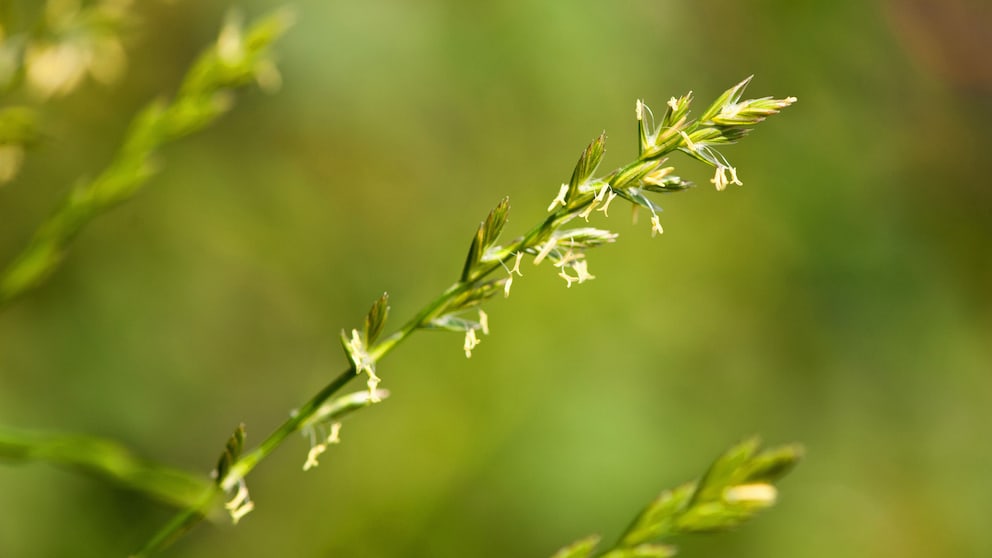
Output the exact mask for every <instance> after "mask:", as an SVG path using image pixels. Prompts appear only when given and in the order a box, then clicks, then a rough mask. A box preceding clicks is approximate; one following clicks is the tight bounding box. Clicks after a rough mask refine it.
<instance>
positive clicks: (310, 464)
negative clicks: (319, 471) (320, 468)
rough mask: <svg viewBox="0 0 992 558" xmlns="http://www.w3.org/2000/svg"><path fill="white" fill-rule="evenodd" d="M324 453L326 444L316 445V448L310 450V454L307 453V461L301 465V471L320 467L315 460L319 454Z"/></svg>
mask: <svg viewBox="0 0 992 558" xmlns="http://www.w3.org/2000/svg"><path fill="white" fill-rule="evenodd" d="M325 451H327V444H317V445H316V446H314V447H312V448H310V452H309V453H307V460H306V462H305V463H303V470H304V471H309V470H310V469H313V468H314V467H316V466H317V465H320V463H319V462H318V461H317V458H318V457H320V454H322V453H324V452H325Z"/></svg>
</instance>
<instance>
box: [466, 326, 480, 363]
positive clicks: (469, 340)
mask: <svg viewBox="0 0 992 558" xmlns="http://www.w3.org/2000/svg"><path fill="white" fill-rule="evenodd" d="M480 342H481V341H479V338H478V337H476V336H475V329H472V328H469V329H467V330H465V358H472V349H474V348H475V347H476V346H477V345H478V344H479V343H480Z"/></svg>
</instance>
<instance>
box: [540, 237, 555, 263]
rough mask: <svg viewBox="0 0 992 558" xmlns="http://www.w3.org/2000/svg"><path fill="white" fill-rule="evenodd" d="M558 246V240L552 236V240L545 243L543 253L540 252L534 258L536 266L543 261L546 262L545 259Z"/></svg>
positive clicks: (542, 248)
mask: <svg viewBox="0 0 992 558" xmlns="http://www.w3.org/2000/svg"><path fill="white" fill-rule="evenodd" d="M557 245H558V239H557V238H555V237H554V235H552V236H551V238H549V239H548V241H547V242H545V243H544V246H542V247H541V251H540V252H538V253H537V255H536V256H534V265H537V264H539V263H541V262H542V261H544V258H546V257H548V254H550V253H551V251H552V250H554V249H555V246H557Z"/></svg>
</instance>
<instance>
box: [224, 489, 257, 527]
mask: <svg viewBox="0 0 992 558" xmlns="http://www.w3.org/2000/svg"><path fill="white" fill-rule="evenodd" d="M224 507H225V508H227V512H228V513H229V514H230V515H231V521H232V522H233V523H235V524H237V523H238V521H240V520H241V518H242V517H244V516H246V515H248V513H249V512H251V510H253V509H255V503H254V502H252V501H251V499H250V498H249V497H248V485H247V484H245V479H243V478H239V479H238V491H237V493H236V494H235V495H234V498H232V499H231V501H230V502H227V503H226V504H224Z"/></svg>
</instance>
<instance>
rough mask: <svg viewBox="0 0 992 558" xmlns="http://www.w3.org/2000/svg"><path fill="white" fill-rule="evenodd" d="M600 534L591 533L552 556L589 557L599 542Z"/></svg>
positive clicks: (562, 557) (555, 557)
mask: <svg viewBox="0 0 992 558" xmlns="http://www.w3.org/2000/svg"><path fill="white" fill-rule="evenodd" d="M599 539H600V537H599V535H590V536H588V537H586V538H584V539H581V540H578V541H575V542H573V543H572V544H570V545H568V546H566V547H563V548H562V549H560V550H559V551H558V552H555V553H554V555H553V556H552V557H551V558H587V557H588V556H590V555H591V554H592V551H593V550H595V549H596V545H598V544H599Z"/></svg>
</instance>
